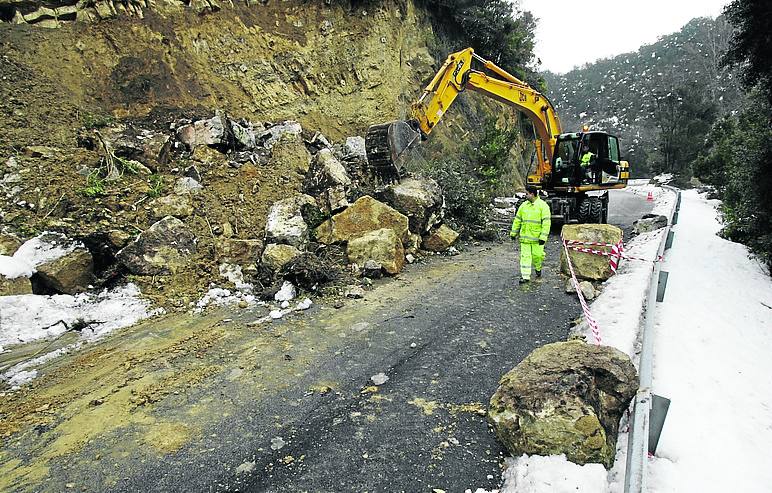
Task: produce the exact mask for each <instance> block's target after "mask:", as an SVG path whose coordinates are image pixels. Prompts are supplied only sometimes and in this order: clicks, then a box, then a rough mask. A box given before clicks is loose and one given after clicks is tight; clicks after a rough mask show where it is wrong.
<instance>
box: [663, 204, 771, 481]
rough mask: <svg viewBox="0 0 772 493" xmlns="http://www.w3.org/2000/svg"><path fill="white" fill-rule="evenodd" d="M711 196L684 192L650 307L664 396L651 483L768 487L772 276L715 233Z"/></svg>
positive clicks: (743, 252) (715, 222)
mask: <svg viewBox="0 0 772 493" xmlns="http://www.w3.org/2000/svg"><path fill="white" fill-rule="evenodd" d="M717 203H718V202H717V201H708V200H705V199H704V198H703V197H701V196H698V195H697V193H696V192H695V191H687V192H684V193H683V194H682V200H681V212H680V213H679V220H678V224H676V225H675V226H674V227H673V231H674V232H675V240H674V242H673V248H672V250H671V251H670V252H669V254H668V256H667V262H666V263H665V265H664V267H663V268H664V269H665V270H667V271H668V272H669V278H668V286H667V292H666V294H665V300H664V302H663V303H661V304H660V305H659V306H658V308H657V311H656V317H655V331H654V335H655V339H654V341H655V348H654V355H655V358H654V381H653V390H654V392H655V393H656V394H658V395H662V396H664V397H667V398H669V399H671V400H672V403H671V404H670V410H669V413H668V416H667V420H666V421H665V426H664V429H663V431H662V437H661V439H660V442H659V446H658V449H657V454H656V455H657V456H656V457H655V458H653V459H652V460H651V461H650V463H649V471H648V474H649V491H651V492H657V493H660V492H662V493H664V492H677V491H678V492H680V491H700V492H726V491H742V492H762V491H770V485H772V469H770V467H769V458H768V453H769V445H770V443H772V357H771V355H772V282H771V281H770V277H769V275H768V274H767V273H766V272H765V269H764V267H763V266H762V265H760V264H759V263H758V262H757V261H755V260H751V259H749V257H748V250H747V249H746V247H744V246H743V245H740V244H737V243H732V242H730V241H727V240H724V239H722V238H719V237H718V236H716V232H717V231H718V230H719V229H720V227H721V225H720V224H719V222H718V221H717V220H716V215H715V211H714V209H715V206H716V204H717Z"/></svg>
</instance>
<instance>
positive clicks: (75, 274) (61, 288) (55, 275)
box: [33, 247, 94, 294]
mask: <svg viewBox="0 0 772 493" xmlns="http://www.w3.org/2000/svg"><path fill="white" fill-rule="evenodd" d="M33 279H34V281H35V282H36V283H41V284H42V285H43V286H45V288H46V289H45V290H46V291H50V290H53V291H55V292H57V293H64V294H76V293H81V292H83V291H86V290H87V289H88V287H89V285H90V284H91V283H93V282H94V258H93V257H92V256H91V252H89V251H88V250H87V249H86V248H83V247H78V248H76V249H75V250H73V251H71V252H69V253H67V254H66V255H63V256H61V257H59V258H57V259H55V260H51V261H49V262H44V263H42V264H40V265H38V266H37V273H36V274H35V275H34V276H33Z"/></svg>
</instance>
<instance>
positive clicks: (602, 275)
mask: <svg viewBox="0 0 772 493" xmlns="http://www.w3.org/2000/svg"><path fill="white" fill-rule="evenodd" d="M561 235H562V237H563V238H565V239H566V240H576V241H583V242H590V243H605V244H609V245H616V244H617V243H619V241H621V240H622V230H621V229H619V228H617V227H616V226H612V225H610V224H566V225H565V226H563V229H562V231H561ZM592 248H593V249H595V250H601V251H606V252H607V251H610V250H611V248H610V247H604V246H593V247H592ZM569 252H571V253H570V255H571V263H572V264H573V266H574V272H575V273H576V277H577V278H580V279H587V280H590V281H605V280H606V279H608V278H609V277H611V275H612V272H611V268H610V267H609V265H608V257H604V256H602V255H593V254H591V253H584V252H577V251H575V250H569ZM560 270H561V271H562V272H563V274H566V275H569V276H570V275H571V273H570V272H569V270H568V263H567V262H566V252H565V250H561V252H560Z"/></svg>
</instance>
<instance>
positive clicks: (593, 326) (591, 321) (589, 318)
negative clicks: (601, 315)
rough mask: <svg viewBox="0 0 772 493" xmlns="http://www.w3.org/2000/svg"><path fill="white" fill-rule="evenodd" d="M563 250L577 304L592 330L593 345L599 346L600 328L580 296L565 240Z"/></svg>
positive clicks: (580, 291)
mask: <svg viewBox="0 0 772 493" xmlns="http://www.w3.org/2000/svg"><path fill="white" fill-rule="evenodd" d="M563 248H564V249H565V250H566V263H567V264H568V270H569V271H570V272H571V282H572V283H573V285H574V289H576V294H577V296H579V303H580V304H581V305H582V311H583V312H584V319H585V320H587V325H589V326H590V329H591V330H592V335H593V336H594V337H595V344H597V345H600V343H601V339H600V327H598V322H597V321H596V320H595V318H594V317H593V316H592V313H590V307H589V306H588V305H587V301H586V300H585V299H584V294H582V289H581V288H580V287H579V281H578V280H577V278H576V272H574V264H573V263H572V262H571V255H569V254H568V248H569V247H568V244H567V243H566V240H563Z"/></svg>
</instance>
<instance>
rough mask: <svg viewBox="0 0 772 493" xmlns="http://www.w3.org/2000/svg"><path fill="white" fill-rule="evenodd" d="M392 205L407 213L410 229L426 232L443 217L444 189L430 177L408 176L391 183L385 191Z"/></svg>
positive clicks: (386, 199) (384, 195)
mask: <svg viewBox="0 0 772 493" xmlns="http://www.w3.org/2000/svg"><path fill="white" fill-rule="evenodd" d="M383 197H384V200H385V201H386V203H388V204H389V205H390V206H392V207H393V208H395V209H396V210H398V211H399V212H401V213H402V214H404V215H406V216H407V217H408V219H409V221H410V231H412V232H413V233H418V234H424V233H426V232H427V231H429V228H431V227H432V226H434V225H435V224H437V223H439V222H440V220H441V217H442V203H443V201H442V190H440V186H439V185H438V184H437V182H436V181H434V180H431V179H428V178H408V179H406V180H403V181H402V182H401V183H396V184H392V185H389V186H388V187H387V188H386V190H385V191H384V193H383Z"/></svg>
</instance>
